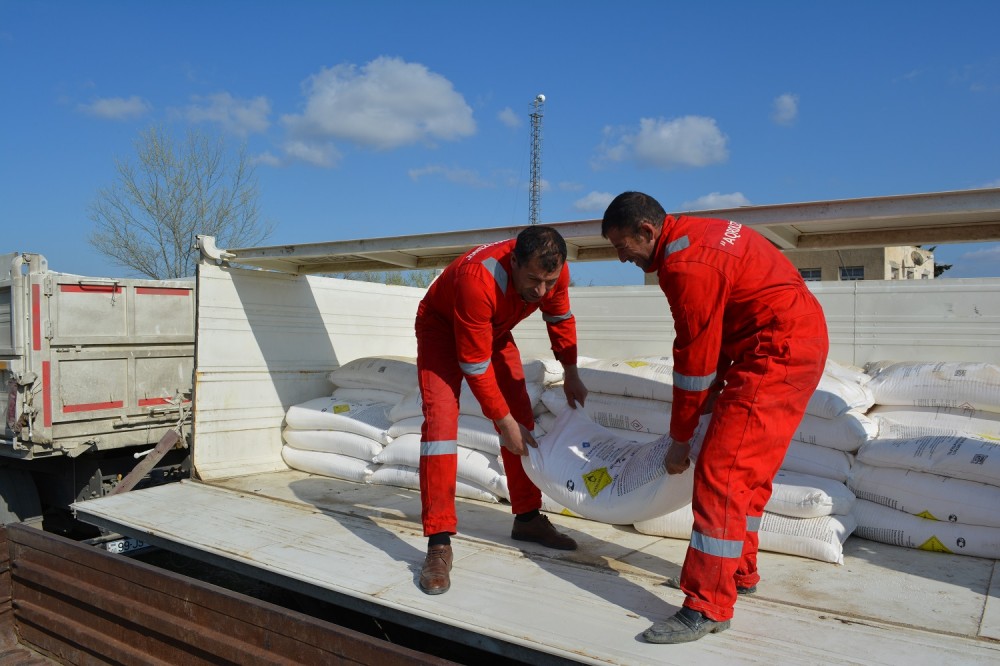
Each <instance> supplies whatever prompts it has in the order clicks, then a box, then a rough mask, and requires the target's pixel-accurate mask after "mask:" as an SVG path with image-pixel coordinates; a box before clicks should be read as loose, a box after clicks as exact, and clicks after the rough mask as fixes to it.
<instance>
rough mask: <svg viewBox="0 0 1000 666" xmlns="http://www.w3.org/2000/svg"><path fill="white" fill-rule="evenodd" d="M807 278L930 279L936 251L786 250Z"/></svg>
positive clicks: (903, 248) (906, 248) (901, 248)
mask: <svg viewBox="0 0 1000 666" xmlns="http://www.w3.org/2000/svg"><path fill="white" fill-rule="evenodd" d="M785 256H786V257H788V258H789V259H790V260H791V262H792V263H793V264H794V265H795V267H796V268H798V269H799V273H801V274H802V277H803V278H805V279H806V281H814V280H931V279H933V278H934V253H933V252H929V251H927V250H923V249H921V248H918V247H914V246H912V245H903V246H897V247H869V248H860V249H850V250H786V251H785Z"/></svg>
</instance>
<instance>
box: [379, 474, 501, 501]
mask: <svg viewBox="0 0 1000 666" xmlns="http://www.w3.org/2000/svg"><path fill="white" fill-rule="evenodd" d="M369 483H373V484H378V485H383V486H395V487H396V488H409V489H410V490H416V491H419V490H420V470H419V469H416V468H414V467H409V466H406V465H379V466H378V467H377V468H376V469H375V471H374V472H372V475H371V478H370V480H369ZM455 496H456V497H465V498H467V499H474V500H479V501H480V502H490V503H493V504H496V503H497V502H499V501H500V500H499V498H498V497H497V495H496V493H494V492H491V491H489V490H487V489H485V488H480V487H478V486H476V485H474V484H471V483H468V482H467V481H462V480H461V479H459V480H458V481H456V482H455Z"/></svg>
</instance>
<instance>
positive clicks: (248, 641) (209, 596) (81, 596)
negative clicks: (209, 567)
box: [10, 526, 451, 665]
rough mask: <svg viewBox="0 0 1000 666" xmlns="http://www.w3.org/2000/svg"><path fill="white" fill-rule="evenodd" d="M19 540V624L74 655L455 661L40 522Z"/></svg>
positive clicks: (130, 659) (17, 529)
mask: <svg viewBox="0 0 1000 666" xmlns="http://www.w3.org/2000/svg"><path fill="white" fill-rule="evenodd" d="M10 538H11V543H12V550H11V552H12V562H13V566H12V573H13V575H12V590H13V597H14V603H13V606H14V615H15V621H16V624H17V626H18V629H19V631H20V633H21V635H22V636H23V637H24V640H25V641H26V642H28V643H30V644H32V645H34V646H36V647H38V648H40V649H43V650H45V651H47V652H48V653H50V654H53V655H56V656H57V657H59V658H61V659H64V660H66V661H67V662H68V663H74V664H81V663H107V661H108V660H111V661H114V662H116V663H123V664H150V663H163V664H179V663H184V664H219V663H232V664H250V663H253V664H301V663H314V664H320V663H347V664H410V663H423V664H436V665H443V664H447V663H451V662H447V661H444V660H440V659H437V658H434V657H430V656H428V655H423V654H420V653H418V652H415V651H413V650H408V649H405V648H401V647H399V646H395V645H392V644H390V643H385V642H383V641H379V640H377V639H374V638H371V637H369V636H366V635H364V634H361V633H358V632H355V631H352V630H349V629H346V628H343V627H338V626H336V625H333V624H330V623H328V622H323V621H321V620H317V619H315V618H311V617H309V616H306V615H303V614H301V613H296V612H293V611H289V610H286V609H283V608H280V607H277V606H274V605H272V604H269V603H266V602H263V601H259V600H256V599H252V598H250V597H246V596H244V595H241V594H237V593H234V592H230V591H228V590H224V589H221V588H218V587H215V586H212V585H208V584H205V583H200V582H198V581H194V580H191V579H188V578H185V577H183V576H179V575H176V574H173V573H170V572H167V571H163V570H160V569H157V568H155V567H151V566H148V565H145V564H143V563H141V562H136V561H133V560H129V559H127V558H122V557H119V556H115V555H112V554H109V553H106V552H104V551H101V550H99V549H95V548H93V547H91V546H86V545H82V544H79V543H76V542H72V541H69V540H67V539H63V538H61V537H58V536H55V535H51V534H47V533H43V532H39V531H38V530H31V529H28V528H25V527H22V526H14V527H12V528H11V530H10Z"/></svg>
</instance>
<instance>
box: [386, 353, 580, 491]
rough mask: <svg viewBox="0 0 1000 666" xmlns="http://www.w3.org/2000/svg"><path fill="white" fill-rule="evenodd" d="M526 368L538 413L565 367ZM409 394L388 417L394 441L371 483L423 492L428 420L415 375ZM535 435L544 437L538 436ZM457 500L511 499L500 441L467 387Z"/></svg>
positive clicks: (531, 363)
mask: <svg viewBox="0 0 1000 666" xmlns="http://www.w3.org/2000/svg"><path fill="white" fill-rule="evenodd" d="M522 365H523V367H524V375H525V385H526V387H527V390H528V397H529V398H530V399H531V404H532V408H534V407H535V404H536V403H537V402H538V399H539V396H541V394H542V392H543V391H544V389H545V386H546V384H547V383H553V382H559V381H562V365H560V364H559V363H558V362H557V361H555V360H552V361H543V360H540V359H526V360H523V361H522ZM405 389H406V392H405V395H404V396H403V397H402V399H401V400H400V401H399V402H398V403H397V404H396V405H395V406H394V407H393V408H392V410H391V411H390V412H389V418H390V419H391V421H392V424H391V426H390V427H389V436H390V437H391V438H392V441H391V442H390V443H389V444H388V445H387V446H386V447H385V448H384V449H383V450H382V451H381V452H380V453H379V454H378V455H376V456H375V458H374V461H375V462H376V463H378V467H376V469H375V471H374V473H373V474H372V477H371V482H372V483H382V484H386V485H392V486H399V487H403V488H412V489H415V490H419V488H420V471H419V470H420V429H421V426H422V425H423V422H424V417H423V409H422V405H423V401H422V399H421V395H420V389H419V387H418V386H417V380H416V372H415V371H414V375H413V380H412V383H411V384H409V385H407V386H405ZM536 434H540V432H538V431H536ZM455 494H456V495H457V496H458V497H465V498H468V499H476V500H480V501H484V502H498V501H500V500H501V499H505V500H506V499H509V496H510V494H509V492H508V490H507V476H506V474H505V472H504V469H503V463H502V459H501V458H500V437H499V436H498V435H497V432H496V428H495V427H494V425H493V422H492V421H491V420H490V419H488V418H486V417H485V416H484V415H483V410H482V408H481V407H480V405H479V401H478V400H477V399H476V397H475V396H474V395H473V394H472V390H471V389H470V388H469V386H468V384H467V383H465V382H464V381H463V382H462V390H461V393H460V395H459V417H458V473H457V479H456V487H455Z"/></svg>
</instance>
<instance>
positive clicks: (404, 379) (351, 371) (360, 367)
mask: <svg viewBox="0 0 1000 666" xmlns="http://www.w3.org/2000/svg"><path fill="white" fill-rule="evenodd" d="M328 378H329V379H330V381H331V382H333V385H334V386H337V387H344V388H372V389H382V390H385V391H394V392H397V393H405V392H406V391H409V390H410V389H412V388H414V387H415V386H416V385H417V359H415V358H413V357H411V356H366V357H363V358H356V359H354V360H353V361H350V362H348V363H345V364H344V365H342V366H340V367H339V368H337V369H335V370H333V371H331V372H330V374H329V375H328Z"/></svg>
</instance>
